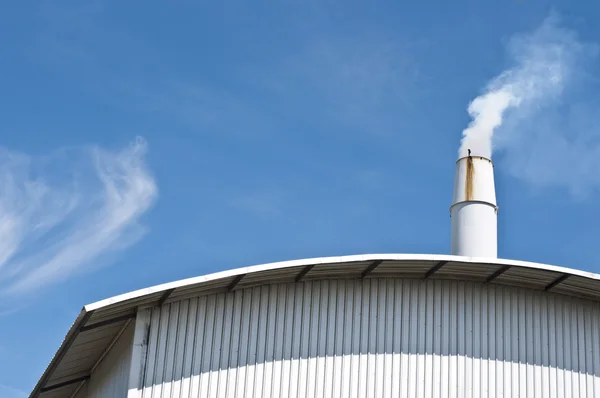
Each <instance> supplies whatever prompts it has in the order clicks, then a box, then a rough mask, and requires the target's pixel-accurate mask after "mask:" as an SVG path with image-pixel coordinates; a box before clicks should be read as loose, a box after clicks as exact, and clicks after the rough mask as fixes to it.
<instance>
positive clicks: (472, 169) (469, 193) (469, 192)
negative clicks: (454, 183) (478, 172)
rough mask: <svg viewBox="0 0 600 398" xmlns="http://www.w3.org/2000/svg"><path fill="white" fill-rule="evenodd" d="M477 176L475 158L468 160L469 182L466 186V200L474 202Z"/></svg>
mask: <svg viewBox="0 0 600 398" xmlns="http://www.w3.org/2000/svg"><path fill="white" fill-rule="evenodd" d="M474 174H475V166H474V165H473V158H472V157H471V156H469V157H468V158H467V182H466V184H465V200H473V176H474Z"/></svg>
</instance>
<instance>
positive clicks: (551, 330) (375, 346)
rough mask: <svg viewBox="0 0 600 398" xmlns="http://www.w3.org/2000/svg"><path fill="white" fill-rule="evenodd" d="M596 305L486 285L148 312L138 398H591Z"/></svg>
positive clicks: (432, 283) (228, 298) (348, 290)
mask: <svg viewBox="0 0 600 398" xmlns="http://www.w3.org/2000/svg"><path fill="white" fill-rule="evenodd" d="M599 310H600V308H599V306H598V304H597V303H593V302H589V301H584V300H578V299H573V298H568V297H563V296H557V295H552V294H548V293H543V292H536V291H530V290H525V289H518V288H510V287H503V286H498V285H480V284H474V283H466V282H457V281H440V280H428V281H418V280H401V279H367V280H362V281H350V280H348V281H345V280H339V281H335V280H334V281H327V280H324V281H315V282H305V283H300V284H281V285H269V286H260V287H255V288H249V289H245V290H239V291H235V292H232V293H221V294H216V295H210V296H206V297H200V298H195V299H189V300H184V301H180V302H175V303H172V304H167V305H164V306H162V307H161V308H154V309H152V310H148V311H150V312H151V314H150V319H151V321H150V330H149V342H148V347H147V352H146V355H145V364H144V377H143V386H141V389H142V391H141V392H142V396H143V397H148V398H150V397H153V398H156V397H218V398H234V397H235V398H237V397H248V398H250V397H252V398H257V397H293V398H301V397H356V398H358V397H398V396H400V397H415V396H419V397H421V396H424V397H479V396H488V397H517V396H520V397H525V396H527V397H533V396H535V397H595V396H600V384H599V382H600V379H599V377H598V376H599V374H598V372H600V340H599V338H600V336H599V334H600V332H599V330H598V328H599V327H600V319H599V317H600V311H599Z"/></svg>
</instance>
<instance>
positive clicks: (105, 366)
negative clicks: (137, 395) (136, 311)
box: [86, 322, 134, 398]
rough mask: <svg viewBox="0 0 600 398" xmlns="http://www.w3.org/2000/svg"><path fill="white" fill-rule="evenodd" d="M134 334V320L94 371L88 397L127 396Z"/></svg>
mask: <svg viewBox="0 0 600 398" xmlns="http://www.w3.org/2000/svg"><path fill="white" fill-rule="evenodd" d="M133 335H134V322H131V323H130V324H129V326H127V328H126V329H125V330H124V331H123V333H122V334H121V336H120V337H119V339H118V340H117V341H116V342H115V344H114V345H113V346H112V348H111V349H110V351H109V352H108V353H107V354H106V356H105V357H104V359H102V362H100V364H99V365H98V367H96V369H95V370H94V371H93V372H92V374H91V377H90V380H89V385H88V388H87V395H86V396H87V397H88V398H120V397H126V396H127V389H128V384H129V373H130V372H129V370H130V365H131V353H132V346H133Z"/></svg>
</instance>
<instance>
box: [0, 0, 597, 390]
mask: <svg viewBox="0 0 600 398" xmlns="http://www.w3.org/2000/svg"><path fill="white" fill-rule="evenodd" d="M9 3H10V4H8V3H7V4H6V5H4V6H3V7H2V10H1V12H0V37H2V40H0V51H1V53H2V60H3V61H2V63H0V68H1V72H2V73H0V90H1V92H2V93H3V94H4V95H2V96H0V116H1V117H0V132H1V134H2V140H1V142H0V146H1V148H0V187H1V189H0V275H1V276H0V297H1V298H2V300H1V303H2V304H0V325H1V326H0V396H2V397H7V398H12V397H22V396H26V393H27V392H28V391H30V389H31V388H32V387H33V385H34V383H35V382H36V381H37V379H38V377H39V376H40V375H41V373H42V371H43V370H44V368H45V367H46V365H47V364H48V362H49V361H50V358H51V357H52V355H53V353H54V352H55V350H56V349H57V347H58V346H59V344H60V342H61V341H62V338H63V337H64V334H65V333H66V331H67V330H68V328H69V327H70V325H71V323H72V322H73V320H74V319H75V317H76V315H77V313H78V312H79V311H80V309H81V307H82V306H83V305H84V304H86V303H90V302H94V301H97V300H100V299H103V298H106V297H110V296H113V295H116V294H120V293H124V292H127V291H131V290H134V289H138V288H143V287H147V286H151V285H155V284H158V283H163V282H168V281H172V280H177V279H181V278H185V277H191V276H196V275H202V274H206V273H211V272H215V271H219V270H223V269H228V268H236V267H239V266H245V265H253V264H260V263H264V262H271V261H278V260H287V259H295V258H304V257H314V256H328V255H343V254H360V253H377V252H381V253H389V252H413V253H448V251H449V239H450V236H449V227H450V224H449V212H448V208H449V205H450V200H451V194H452V192H451V190H452V182H453V173H454V161H455V160H456V157H457V150H458V147H459V145H460V140H461V132H462V131H463V129H465V128H466V127H467V126H468V125H469V123H470V121H471V118H470V116H469V113H468V112H467V107H468V106H469V103H470V102H471V101H472V100H473V99H474V98H476V97H477V96H479V95H482V93H485V92H486V88H489V87H490V82H492V83H493V82H494V79H495V78H497V77H498V76H499V75H500V76H504V75H502V73H503V72H506V71H514V70H515V69H514V68H515V67H516V68H517V69H516V70H519V69H518V67H519V65H521V64H522V63H523V62H525V63H526V62H527V60H529V59H531V58H532V57H533V58H535V57H536V56H537V55H538V54H539V53H540V52H539V51H538V50H539V49H540V48H545V49H550V50H552V51H554V50H555V49H556V48H558V50H560V52H559V53H558V55H557V57H558V58H559V61H560V62H559V63H558V67H560V68H564V69H561V70H562V71H564V72H565V73H564V76H568V79H566V80H565V81H564V82H563V81H561V85H560V87H559V88H558V89H557V90H554V91H552V92H550V94H548V93H547V92H545V91H542V93H543V94H544V95H538V96H532V97H531V98H530V99H531V100H530V101H529V102H527V103H526V104H525V105H526V106H524V107H522V108H517V109H513V110H510V111H507V113H506V114H505V115H504V116H505V120H504V124H503V125H502V126H501V128H499V130H498V131H497V141H495V143H496V144H497V148H498V151H497V152H495V153H494V161H495V164H496V185H497V196H498V203H499V206H500V213H499V253H500V256H501V257H504V258H513V259H521V260H530V261H537V262H545V263H550V264H556V265H562V266H567V267H572V268H578V269H584V270H589V271H595V272H600V254H599V253H598V250H597V239H598V236H600V223H598V222H597V220H598V219H599V218H600V207H598V206H597V203H598V200H599V199H600V189H599V188H600V160H596V159H600V149H599V148H600V122H599V121H598V118H597V117H596V116H597V111H596V110H597V109H598V103H599V101H600V96H599V95H598V94H597V93H598V92H600V91H599V90H598V85H599V82H600V80H598V79H599V78H600V72H598V71H599V70H600V68H598V66H599V65H600V63H599V62H598V59H597V52H598V51H597V46H598V45H600V27H598V24H597V23H596V21H597V20H598V18H599V17H600V5H596V4H594V2H591V1H590V2H577V4H572V3H573V2H567V1H564V2H549V1H541V0H521V1H516V0H510V1H506V0H503V1H488V2H475V1H461V0H459V1H453V2H427V1H422V2H408V3H407V2H402V4H397V3H398V2H394V3H392V2H389V3H377V4H375V3H373V2H370V3H368V2H337V1H305V2H300V1H285V2H260V3H257V2H252V4H250V2H246V3H236V2H203V1H186V0H182V1H178V2H170V3H169V5H166V3H165V2H162V1H146V2H143V3H142V2H116V1H113V2H111V1H89V2H67V1H55V2H50V1H43V2H32V1H19V2H9ZM483 3H485V4H483ZM549 18H550V19H551V20H550V22H548V21H549ZM548 26H549V27H548ZM544 29H547V30H544ZM548 29H549V30H548ZM540 32H541V33H540ZM523 43H525V44H524V45H523ZM556 43H559V44H561V45H562V46H563V47H560V46H559V47H556V46H555V44H556ZM540 45H541V46H542V47H540ZM544 45H546V46H547V47H543V46H544ZM548 46H550V47H548ZM553 54H555V53H553ZM555 55H556V54H555ZM535 59H540V58H535ZM515 65H516V66H515ZM536 65H537V64H536ZM511 68H512V69H511ZM492 85H493V84H492ZM546 94H548V95H546ZM495 139H496V138H495ZM530 154H533V155H532V156H529V155H530Z"/></svg>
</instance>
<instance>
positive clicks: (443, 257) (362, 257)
mask: <svg viewBox="0 0 600 398" xmlns="http://www.w3.org/2000/svg"><path fill="white" fill-rule="evenodd" d="M372 260H383V261H386V260H387V261H394V260H396V261H408V260H413V261H452V262H462V263H479V264H498V265H510V266H516V267H525V268H532V269H540V270H546V271H553V272H561V273H564V274H569V275H576V276H581V277H584V278H589V279H595V280H600V275H599V274H595V273H592V272H586V271H580V270H575V269H571V268H565V267H560V266H556V265H548V264H541V263H534V262H527V261H519V260H508V259H500V258H483V257H465V256H453V255H447V254H402V253H381V254H357V255H346V256H332V257H314V258H306V259H298V260H288V261H278V262H272V263H266V264H260V265H252V266H247V267H241V268H234V269H230V270H226V271H219V272H215V273H212V274H206V275H202V276H196V277H191V278H186V279H181V280H178V281H173V282H168V283H163V284H159V285H155V286H151V287H147V288H143V289H139V290H134V291H131V292H128V293H123V294H120V295H117V296H113V297H110V298H107V299H104V300H100V301H96V302H94V303H90V304H88V305H86V306H85V307H84V310H85V311H88V312H89V311H94V310H96V309H99V308H102V307H106V306H108V305H111V304H115V303H119V302H122V301H125V300H130V299H134V298H139V297H142V296H145V295H149V294H154V293H159V292H162V291H165V290H169V289H173V288H178V287H182V286H187V285H193V284H196V283H201V282H209V281H214V280H217V279H222V278H229V277H234V276H237V275H241V274H248V273H254V272H261V271H269V270H274V269H283V268H290V267H299V266H306V265H318V264H335V263H340V264H342V263H347V262H358V261H372Z"/></svg>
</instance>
